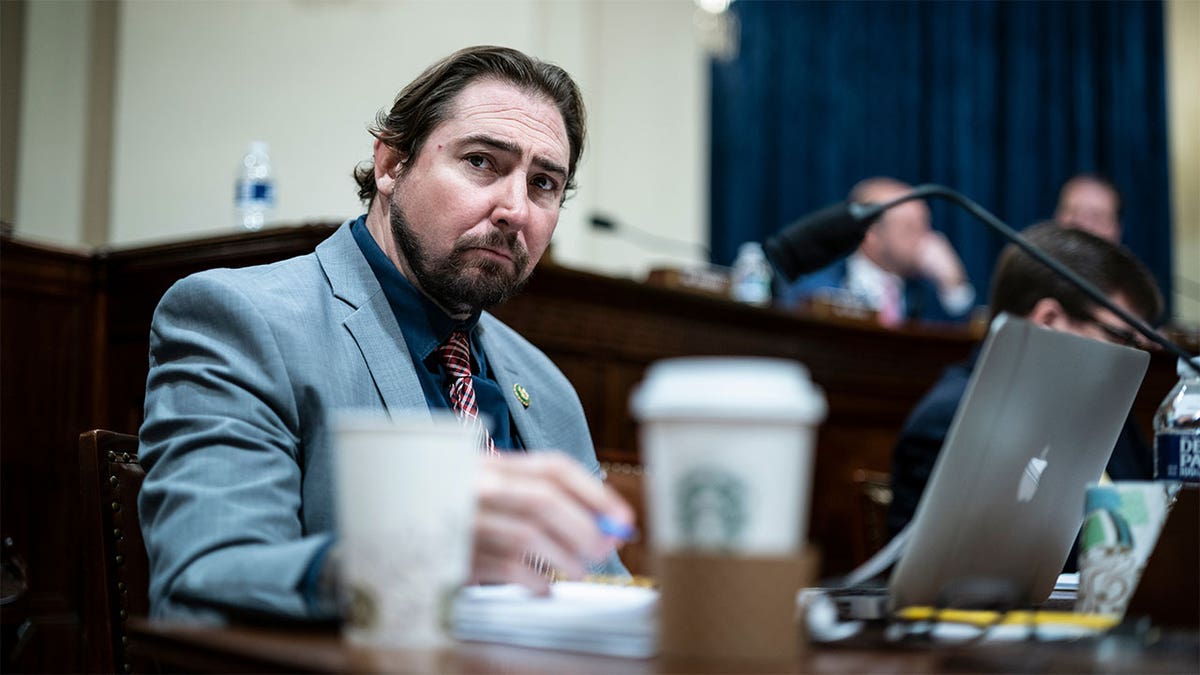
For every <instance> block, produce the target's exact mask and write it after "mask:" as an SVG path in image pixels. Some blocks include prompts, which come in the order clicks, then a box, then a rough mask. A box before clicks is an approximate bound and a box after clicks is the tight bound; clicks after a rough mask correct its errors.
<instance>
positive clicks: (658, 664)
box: [131, 619, 1200, 674]
mask: <svg viewBox="0 0 1200 675" xmlns="http://www.w3.org/2000/svg"><path fill="white" fill-rule="evenodd" d="M131 636H132V641H133V644H132V647H133V650H134V651H135V653H137V654H139V655H140V656H142V657H145V658H148V659H153V660H155V661H157V662H158V663H159V665H161V666H162V667H163V668H164V669H165V670H167V671H170V672H294V673H344V672H355V673H369V672H393V673H563V672H569V673H629V674H646V673H668V672H669V673H684V672H686V673H729V672H772V671H775V672H805V673H867V672H870V673H913V672H934V673H950V672H972V673H1062V672H1107V673H1196V672H1200V636H1197V635H1195V634H1191V633H1167V634H1156V633H1155V632H1154V631H1151V632H1150V633H1148V634H1147V636H1141V637H1134V636H1121V635H1115V634H1114V635H1110V636H1106V637H1104V638H1100V639H1096V640H1089V641H1079V642H1060V643H1038V642H1018V643H1006V644H980V645H975V646H970V647H964V646H928V645H923V644H919V643H915V642H914V643H903V644H891V645H887V644H884V643H882V641H880V640H879V639H878V638H877V637H872V638H870V639H864V641H862V642H860V643H858V644H851V645H846V646H828V645H818V646H814V647H812V648H810V650H809V652H808V653H807V654H806V655H804V656H803V657H802V658H801V659H799V660H798V661H797V662H796V663H795V664H790V666H789V665H784V666H782V667H780V666H775V667H772V666H771V665H770V664H762V663H758V664H755V663H712V662H708V663H694V662H679V661H667V660H665V659H661V658H655V659H647V660H634V659H620V658H608V657H601V656H591V655H586V654H572V653H567V652H553V651H544V650H537V649H525V648H520V647H509V646H504V645H492V644H482V643H456V644H454V645H453V646H451V647H449V648H447V649H444V650H437V651H435V650H420V651H419V650H407V651H393V650H381V649H364V648H356V647H352V646H350V645H347V644H346V643H344V642H342V640H341V639H340V638H339V637H338V636H337V634H336V633H335V632H333V631H331V630H315V629H310V630H282V629H270V628H251V627H231V628H198V627H185V626H172V625H167V624H158V623H152V622H148V621H146V620H141V619H133V620H132V622H131Z"/></svg>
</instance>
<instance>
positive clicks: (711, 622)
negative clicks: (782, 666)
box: [654, 547, 818, 663]
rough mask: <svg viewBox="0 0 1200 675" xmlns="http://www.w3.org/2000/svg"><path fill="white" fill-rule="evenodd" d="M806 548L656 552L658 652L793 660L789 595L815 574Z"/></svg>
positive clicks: (797, 638)
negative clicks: (777, 552) (795, 551)
mask: <svg viewBox="0 0 1200 675" xmlns="http://www.w3.org/2000/svg"><path fill="white" fill-rule="evenodd" d="M817 561H818V555H817V552H816V550H815V549H813V548H811V547H810V548H809V549H807V550H806V551H805V552H804V553H801V554H799V555H796V556H788V557H736V556H726V555H711V554H703V553H662V554H659V555H658V556H656V557H655V560H654V563H655V577H656V578H657V579H658V581H659V587H660V596H659V611H660V626H659V650H660V652H661V653H662V655H663V656H664V657H666V658H677V659H687V660H690V659H705V660H718V661H754V662H784V663H791V662H794V661H795V659H796V658H797V656H798V655H799V650H800V648H801V642H802V640H801V635H800V632H799V628H798V623H797V621H796V594H797V592H799V590H800V589H801V588H802V587H804V586H808V585H811V582H812V580H813V579H814V578H815V577H816V572H817V569H816V568H817Z"/></svg>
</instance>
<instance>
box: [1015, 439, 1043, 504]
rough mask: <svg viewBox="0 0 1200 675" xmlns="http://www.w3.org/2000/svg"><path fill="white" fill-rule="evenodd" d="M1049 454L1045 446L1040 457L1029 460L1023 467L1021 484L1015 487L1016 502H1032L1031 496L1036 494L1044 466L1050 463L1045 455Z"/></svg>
mask: <svg viewBox="0 0 1200 675" xmlns="http://www.w3.org/2000/svg"><path fill="white" fill-rule="evenodd" d="M1049 452H1050V446H1048V445H1047V446H1046V447H1044V448H1042V454H1041V455H1040V456H1038V457H1030V458H1029V463H1028V464H1026V465H1025V470H1024V471H1023V472H1022V473H1021V482H1020V483H1019V484H1018V485H1017V501H1019V502H1028V501H1033V495H1034V493H1036V492H1037V489H1038V483H1039V482H1041V480H1042V472H1043V471H1045V470H1046V465H1048V464H1049V463H1050V462H1048V461H1047V460H1046V455H1047V453H1049Z"/></svg>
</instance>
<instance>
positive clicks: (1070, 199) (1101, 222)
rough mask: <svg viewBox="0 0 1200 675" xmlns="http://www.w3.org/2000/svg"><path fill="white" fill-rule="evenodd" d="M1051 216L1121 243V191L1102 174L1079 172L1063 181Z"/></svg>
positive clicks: (1066, 223)
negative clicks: (1056, 204) (1056, 206)
mask: <svg viewBox="0 0 1200 675" xmlns="http://www.w3.org/2000/svg"><path fill="white" fill-rule="evenodd" d="M1054 220H1055V222H1057V223H1058V224H1060V225H1062V226H1063V227H1071V228H1074V229H1077V230H1083V231H1084V232H1091V233H1092V234H1094V235H1096V236H1097V237H1100V238H1101V239H1106V240H1108V241H1111V242H1113V243H1114V244H1119V243H1121V193H1120V192H1118V191H1117V187H1116V186H1115V185H1113V184H1112V182H1111V181H1109V180H1108V179H1106V178H1103V177H1101V176H1098V175H1096V174H1087V173H1085V174H1079V175H1077V176H1074V177H1072V178H1071V179H1070V180H1068V181H1067V182H1066V183H1063V186H1062V189H1061V190H1060V191H1059V193H1058V208H1057V209H1055V211H1054Z"/></svg>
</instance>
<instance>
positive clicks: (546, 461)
mask: <svg viewBox="0 0 1200 675" xmlns="http://www.w3.org/2000/svg"><path fill="white" fill-rule="evenodd" d="M476 491H477V494H478V497H479V506H478V511H477V513H476V519H475V550H474V559H473V560H472V562H471V580H472V581H473V582H475V583H519V584H522V585H525V586H528V587H529V588H531V589H534V590H535V591H539V592H546V591H547V590H548V589H549V581H548V580H547V579H546V578H545V577H544V576H543V575H541V574H539V573H538V572H536V571H535V570H533V569H532V568H531V567H530V566H529V565H528V562H527V559H526V558H527V554H535V555H540V556H542V557H544V558H545V559H546V561H547V562H548V563H549V564H550V566H551V567H553V568H554V569H555V570H557V571H558V572H559V573H560V574H561V575H562V576H564V577H566V578H568V579H578V578H580V577H582V576H583V575H584V574H586V573H587V567H586V561H589V560H601V559H603V558H604V557H605V556H607V555H608V554H609V552H610V551H612V550H613V548H614V547H615V546H616V545H617V543H618V542H617V541H616V540H614V539H612V538H611V537H607V536H605V535H604V534H603V533H601V532H600V529H599V528H598V527H597V525H596V517H597V516H598V515H605V516H608V517H609V518H612V519H613V520H615V521H617V522H620V523H626V524H630V525H632V524H633V518H634V513H633V509H632V508H631V507H630V506H629V504H627V503H626V502H625V500H623V499H621V497H620V496H619V495H618V494H617V493H616V492H615V491H614V490H613V489H612V488H610V487H608V486H606V485H604V484H603V483H601V482H600V481H599V480H597V479H596V478H595V477H594V476H591V475H589V474H588V473H587V472H586V471H584V470H583V468H582V467H580V466H579V465H578V464H577V463H575V462H574V461H572V460H571V459H570V458H569V457H567V456H566V455H563V454H560V453H556V452H543V453H534V454H516V453H514V454H509V455H500V456H496V457H487V458H485V459H484V460H483V463H482V466H481V470H480V472H479V478H478V480H477V482H476Z"/></svg>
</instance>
